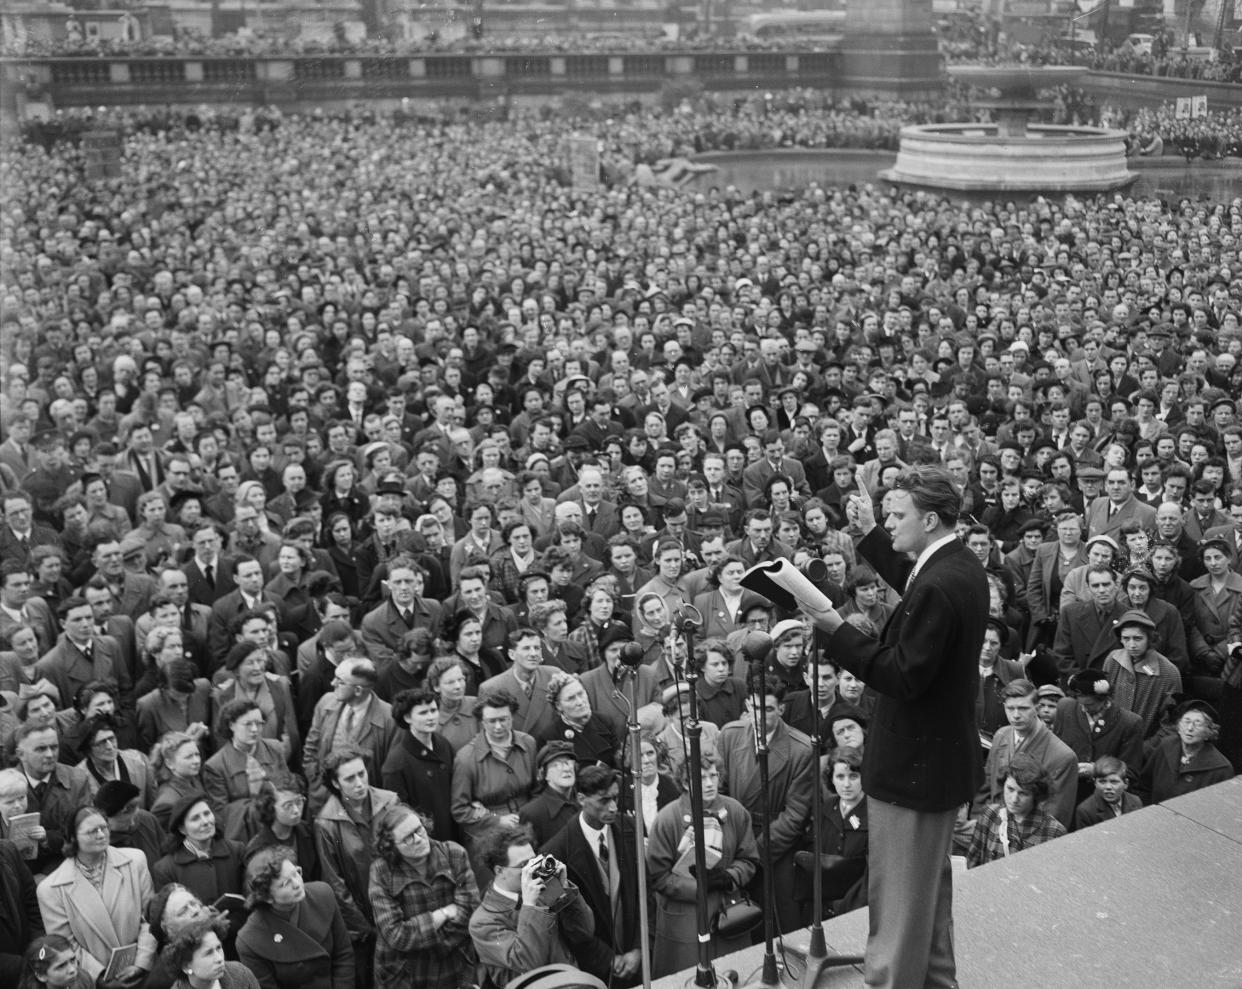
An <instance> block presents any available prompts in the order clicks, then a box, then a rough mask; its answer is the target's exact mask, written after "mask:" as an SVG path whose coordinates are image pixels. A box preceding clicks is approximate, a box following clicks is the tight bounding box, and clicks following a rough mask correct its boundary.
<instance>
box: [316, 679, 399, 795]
mask: <svg viewBox="0 0 1242 989" xmlns="http://www.w3.org/2000/svg"><path fill="white" fill-rule="evenodd" d="M376 680H377V674H376V672H375V666H374V664H372V662H371V661H370V660H369V659H366V658H363V657H352V658H349V659H345V660H343V661H342V662H341V664H340V665H339V666H338V667H337V668H336V675H335V676H334V677H333V679H332V693H330V694H325V695H324V696H323V697H321V698H320V699H319V701H318V702H317V703H316V704H315V713H314V715H313V716H312V717H311V726H310V731H308V732H307V733H306V744H305V746H304V747H303V751H302V768H303V769H304V770H305V772H306V779H307V782H308V783H309V784H310V803H311V813H312V814H313V813H317V812H318V811H319V810H320V808H322V807H323V806H324V804H325V803H326V802H327V800H328V796H329V792H328V791H329V789H330V788H329V787H328V786H327V784H326V782H325V780H324V779H323V769H322V767H323V765H324V761H325V760H326V759H327V757H328V753H329V752H332V751H335V750H339V749H341V748H343V747H345V746H350V747H352V748H356V749H357V750H358V751H359V752H361V753H362V754H363V756H364V758H365V760H366V767H367V772H368V773H369V774H370V775H371V776H372V777H373V778H375V779H379V775H380V772H379V771H380V768H381V767H382V766H383V765H384V759H385V758H386V757H387V755H388V750H389V749H390V748H391V747H392V743H393V740H394V739H395V738H396V735H397V728H396V725H395V724H394V723H393V720H392V705H390V704H389V703H388V702H387V701H383V700H380V698H378V697H376V696H375V683H376Z"/></svg>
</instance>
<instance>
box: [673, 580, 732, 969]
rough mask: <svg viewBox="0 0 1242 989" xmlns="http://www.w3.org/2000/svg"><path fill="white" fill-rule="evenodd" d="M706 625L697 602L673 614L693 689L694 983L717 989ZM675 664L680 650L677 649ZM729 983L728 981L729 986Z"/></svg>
mask: <svg viewBox="0 0 1242 989" xmlns="http://www.w3.org/2000/svg"><path fill="white" fill-rule="evenodd" d="M702 627H703V616H702V614H700V613H699V610H698V608H696V607H694V606H693V605H689V604H687V605H683V606H682V607H680V608H678V609H677V612H676V614H674V615H673V630H674V631H675V632H680V633H681V634H682V635H684V636H685V639H686V659H685V671H686V683H687V684H689V686H690V689H689V691H687V695H688V697H689V701H690V720H689V721H688V722H687V723H686V738H687V740H688V741H689V743H690V754H689V760H690V773H689V777H690V826H691V828H692V829H693V833H694V874H695V876H696V877H697V882H696V884H695V887H696V888H695V904H694V905H695V913H696V920H697V922H698V928H699V932H698V933H699V960H698V965H697V966H696V968H695V971H694V981H693V983H692V984H693V985H695V986H698V987H699V989H716V987H717V985H718V980H717V977H716V970H715V969H714V968H713V967H712V943H711V942H712V933H711V926H710V924H709V922H708V916H707V884H706V882H705V879H704V877H705V876H706V875H707V849H706V848H705V847H704V845H705V842H706V840H707V839H706V837H705V834H704V827H703V813H704V812H703V750H702V747H701V744H700V739H701V737H702V734H703V727H702V725H700V724H699V695H698V690H697V689H696V683H697V681H698V678H699V670H698V664H697V663H696V662H695V660H694V633H695V632H696V631H698V630H699V629H700V628H702ZM673 655H674V663H675V662H676V653H675V652H674V654H673ZM727 984H729V983H726V985H727Z"/></svg>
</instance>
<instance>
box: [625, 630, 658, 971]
mask: <svg viewBox="0 0 1242 989" xmlns="http://www.w3.org/2000/svg"><path fill="white" fill-rule="evenodd" d="M642 661H643V647H642V646H640V645H639V644H638V643H637V642H627V643H626V644H625V645H624V646H623V647H622V649H621V668H622V669H623V670H624V671H625V676H626V677H627V678H628V679H629V682H630V698H629V700H630V711H629V714H628V715H627V717H626V722H625V726H626V728H627V730H628V732H629V736H630V785H631V792H632V793H633V795H634V859H635V861H636V862H637V864H638V930H639V932H640V938H639V944H638V950H639V953H640V954H639V957H640V958H641V968H642V975H643V989H651V939H650V937H649V934H650V920H649V918H648V916H647V845H646V840H645V838H644V832H645V830H646V822H645V821H644V820H643V806H642V796H641V795H642V792H643V768H642V761H643V754H642V753H643V750H642V738H641V736H640V729H639V727H638V675H637V670H638V667H639V666H640V665H641V664H642Z"/></svg>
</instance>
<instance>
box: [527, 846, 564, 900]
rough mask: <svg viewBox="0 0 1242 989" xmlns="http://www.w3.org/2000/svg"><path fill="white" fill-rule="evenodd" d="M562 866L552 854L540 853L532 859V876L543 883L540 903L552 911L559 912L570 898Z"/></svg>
mask: <svg viewBox="0 0 1242 989" xmlns="http://www.w3.org/2000/svg"><path fill="white" fill-rule="evenodd" d="M560 868H561V863H560V862H558V861H557V860H556V859H555V858H554V857H553V856H551V855H539V856H537V857H536V858H534V859H532V860H531V870H530V874H531V876H532V877H533V878H535V879H538V880H540V881H541V882H542V883H543V892H541V893H540V894H539V905H540V906H541V907H543V908H544V909H545V910H548V911H550V912H552V913H558V912H559V911H560V910H561V909H562V908H563V907H564V906H565V904H566V903H567V902H568V900H569V897H568V896H567V895H566V889H565V883H564V882H562V881H561V877H560Z"/></svg>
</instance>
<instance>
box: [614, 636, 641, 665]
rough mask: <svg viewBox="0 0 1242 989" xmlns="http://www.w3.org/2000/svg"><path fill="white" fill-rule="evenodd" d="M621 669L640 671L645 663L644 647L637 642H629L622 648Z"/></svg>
mask: <svg viewBox="0 0 1242 989" xmlns="http://www.w3.org/2000/svg"><path fill="white" fill-rule="evenodd" d="M620 660H621V667H622V668H624V669H627V670H635V669H638V667H639V666H641V665H642V662H643V647H642V646H640V645H639V644H638V643H637V642H627V643H626V644H625V645H623V646H622V647H621V656H620Z"/></svg>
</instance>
